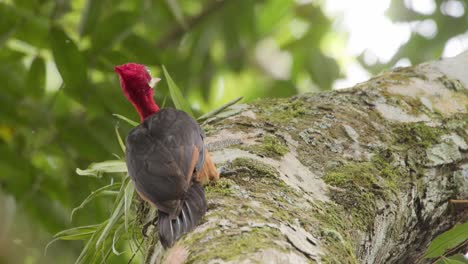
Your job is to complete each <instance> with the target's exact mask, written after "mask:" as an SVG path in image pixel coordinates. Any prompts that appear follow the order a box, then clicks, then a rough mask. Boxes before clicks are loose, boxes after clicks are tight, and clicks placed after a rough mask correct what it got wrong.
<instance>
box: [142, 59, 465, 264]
mask: <svg viewBox="0 0 468 264" xmlns="http://www.w3.org/2000/svg"><path fill="white" fill-rule="evenodd" d="M467 68H468V52H465V53H463V54H461V55H459V56H457V57H455V58H450V59H444V60H440V61H435V62H429V63H426V64H421V65H418V66H414V67H408V68H398V69H394V70H392V71H389V72H384V73H382V74H380V75H379V76H377V77H375V78H372V79H371V80H369V81H367V82H365V83H361V84H358V85H356V86H355V87H353V88H351V89H345V90H337V91H331V92H325V93H318V94H304V95H298V96H295V97H292V98H288V99H264V100H260V101H257V102H254V103H252V104H249V105H237V106H234V107H231V108H230V109H229V110H228V111H226V112H224V113H222V114H220V115H218V116H216V117H214V118H212V119H210V120H208V121H206V122H205V123H204V124H203V127H204V129H205V131H206V134H207V140H206V141H207V143H208V144H209V146H210V148H211V150H212V152H211V153H212V156H213V158H214V160H215V162H216V163H217V164H218V166H225V167H228V168H230V169H232V170H236V171H237V172H236V173H233V174H232V175H231V176H225V177H222V178H221V179H220V180H219V181H218V182H217V183H214V184H210V185H208V186H206V188H205V191H206V196H207V200H208V204H209V210H208V213H207V215H206V217H205V218H204V221H203V223H202V224H201V225H200V226H199V227H198V228H197V229H196V230H195V231H194V232H192V233H190V234H189V235H187V236H185V237H183V238H182V239H181V240H180V241H179V242H178V243H177V244H176V245H175V246H174V247H173V248H172V249H170V250H168V251H165V252H163V251H162V250H161V248H160V246H159V245H157V244H154V243H153V244H151V243H150V244H149V245H148V249H147V250H148V252H147V263H154V262H155V261H156V262H157V261H161V260H162V261H163V262H166V263H184V262H186V263H315V262H317V263H424V260H422V259H421V255H422V254H423V253H424V251H425V249H426V248H427V245H428V243H429V242H430V241H431V240H432V239H433V238H434V237H436V236H437V235H438V234H439V233H441V232H442V231H444V230H446V229H448V228H450V227H451V226H453V225H454V223H456V222H457V221H460V220H462V221H466V219H467V216H468V214H467V211H466V210H464V211H463V210H460V209H458V208H455V209H454V208H452V206H451V204H450V202H449V200H450V199H467V198H468V164H467V157H468V155H467V150H468V133H467V131H468V129H467V128H468V115H467V109H468V89H467V87H468V72H467V70H466V69H467ZM220 142H222V143H220Z"/></svg>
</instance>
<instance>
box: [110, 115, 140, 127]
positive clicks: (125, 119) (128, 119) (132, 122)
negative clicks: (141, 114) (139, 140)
mask: <svg viewBox="0 0 468 264" xmlns="http://www.w3.org/2000/svg"><path fill="white" fill-rule="evenodd" d="M112 115H113V116H115V117H117V118H118V119H120V120H123V121H125V122H127V123H128V124H130V125H131V126H134V127H135V126H138V125H139V124H138V122H135V121H133V120H131V119H130V118H127V117H125V116H123V115H119V114H112Z"/></svg>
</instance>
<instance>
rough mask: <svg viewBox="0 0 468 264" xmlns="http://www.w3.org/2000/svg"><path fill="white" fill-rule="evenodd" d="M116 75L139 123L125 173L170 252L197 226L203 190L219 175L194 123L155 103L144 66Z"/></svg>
mask: <svg viewBox="0 0 468 264" xmlns="http://www.w3.org/2000/svg"><path fill="white" fill-rule="evenodd" d="M114 70H115V72H116V73H117V74H118V76H119V79H120V86H121V88H122V92H123V94H124V95H125V97H126V98H127V99H128V101H130V103H132V104H133V106H134V107H135V109H136V111H137V112H138V114H139V116H140V121H141V122H140V124H139V125H138V126H136V127H135V128H133V129H132V130H131V131H130V132H129V134H128V135H127V137H126V151H125V161H126V164H127V169H128V174H129V175H130V177H131V179H132V182H133V184H134V186H135V190H136V191H137V193H138V194H139V196H140V197H141V198H142V199H143V200H145V201H147V202H148V203H149V204H151V205H152V206H154V207H156V208H157V217H156V218H155V219H154V220H153V224H154V222H156V226H157V230H158V237H159V240H160V241H161V244H162V245H163V247H164V248H168V247H171V246H172V245H173V244H174V243H175V242H176V241H177V240H178V239H179V238H180V237H181V236H182V235H184V234H186V233H189V232H190V231H192V230H193V229H194V228H195V227H196V226H197V225H198V224H199V223H200V221H201V219H202V217H203V216H204V215H205V213H206V211H207V201H206V197H205V192H204V187H203V186H204V185H205V184H207V183H208V182H210V181H215V180H217V179H219V171H218V170H217V168H216V165H215V164H214V162H213V160H212V158H211V156H210V154H209V153H208V150H207V148H206V147H205V144H204V137H205V136H204V132H203V130H202V129H201V127H200V126H199V125H198V123H197V122H196V121H195V120H194V119H193V118H192V117H191V116H190V115H189V114H187V113H186V112H184V111H181V110H177V109H173V108H163V109H160V108H159V106H158V105H157V104H156V102H155V101H154V99H153V93H154V91H153V89H152V87H151V85H150V83H151V81H152V78H151V74H150V72H149V71H148V70H147V68H146V67H145V66H144V65H141V64H137V63H126V64H123V65H120V66H116V67H115V68H114ZM148 224H149V223H148ZM146 228H147V225H145V226H144V227H143V230H142V232H143V233H144V234H145V233H146Z"/></svg>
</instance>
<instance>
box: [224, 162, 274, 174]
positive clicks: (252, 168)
mask: <svg viewBox="0 0 468 264" xmlns="http://www.w3.org/2000/svg"><path fill="white" fill-rule="evenodd" d="M231 167H233V168H234V169H235V168H246V169H248V170H249V172H242V171H240V173H239V174H240V175H241V176H242V174H245V173H247V174H249V176H253V177H277V176H278V171H277V170H276V169H275V168H273V167H272V166H270V165H267V164H265V163H263V162H261V161H258V160H253V159H249V158H237V159H235V160H234V161H233V162H232V164H231Z"/></svg>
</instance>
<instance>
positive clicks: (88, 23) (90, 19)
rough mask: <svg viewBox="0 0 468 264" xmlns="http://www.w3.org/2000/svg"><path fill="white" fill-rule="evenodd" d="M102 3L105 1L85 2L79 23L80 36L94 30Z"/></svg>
mask: <svg viewBox="0 0 468 264" xmlns="http://www.w3.org/2000/svg"><path fill="white" fill-rule="evenodd" d="M104 3H105V1H95V0H86V5H85V8H84V9H83V13H82V15H81V21H80V29H79V33H80V36H85V35H88V34H89V33H90V32H92V31H93V30H94V29H95V28H96V25H97V23H98V21H99V17H100V15H101V11H102V7H103V6H104Z"/></svg>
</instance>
